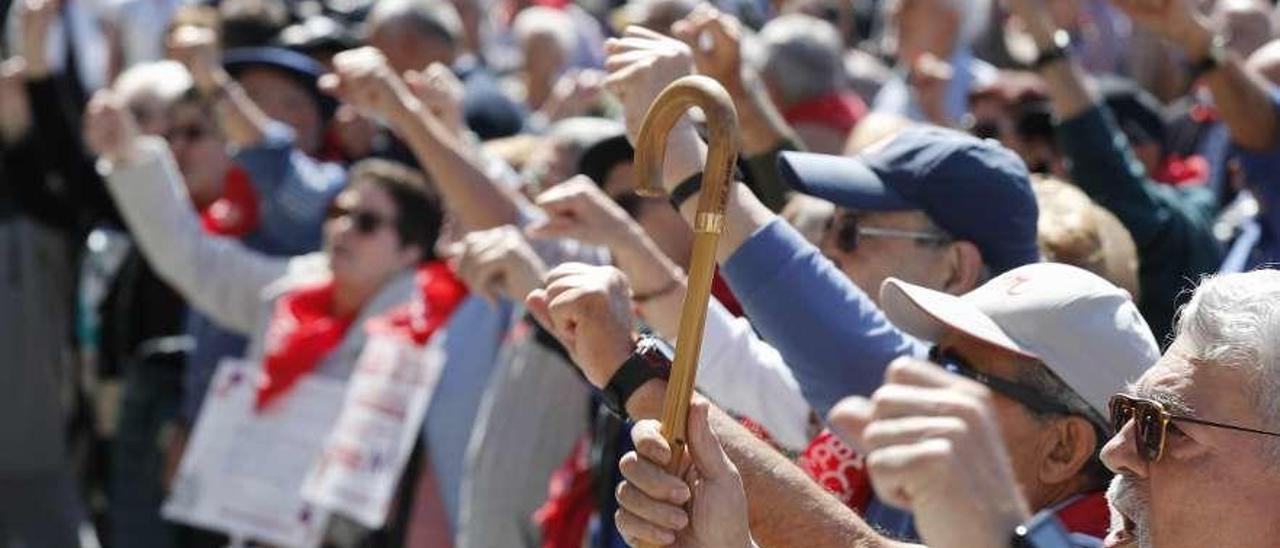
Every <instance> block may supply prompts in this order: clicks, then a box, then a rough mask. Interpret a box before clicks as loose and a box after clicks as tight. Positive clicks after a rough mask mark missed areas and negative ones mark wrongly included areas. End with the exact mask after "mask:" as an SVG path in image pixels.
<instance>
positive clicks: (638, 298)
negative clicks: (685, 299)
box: [631, 277, 683, 304]
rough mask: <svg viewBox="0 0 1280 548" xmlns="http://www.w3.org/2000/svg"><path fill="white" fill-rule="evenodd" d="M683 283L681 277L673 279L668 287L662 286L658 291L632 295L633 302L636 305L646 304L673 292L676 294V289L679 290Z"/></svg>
mask: <svg viewBox="0 0 1280 548" xmlns="http://www.w3.org/2000/svg"><path fill="white" fill-rule="evenodd" d="M682 281H683V280H681V279H680V278H679V277H676V278H672V279H671V281H670V282H668V283H667V285H664V286H662V288H661V289H658V290H656V291H650V292H648V293H642V294H640V295H632V296H631V302H634V303H636V304H644V303H647V302H649V301H652V300H654V299H657V298H659V297H665V296H667V295H669V294H671V293H672V292H674V291H675V290H676V289H679V288H680V282H682Z"/></svg>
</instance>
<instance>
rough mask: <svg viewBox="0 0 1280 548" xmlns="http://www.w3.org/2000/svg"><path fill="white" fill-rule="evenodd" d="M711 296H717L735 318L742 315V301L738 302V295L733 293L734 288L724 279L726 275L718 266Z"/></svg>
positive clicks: (712, 280)
mask: <svg viewBox="0 0 1280 548" xmlns="http://www.w3.org/2000/svg"><path fill="white" fill-rule="evenodd" d="M711 296H713V297H715V298H716V300H717V301H720V304H721V305H723V306H724V309H725V310H728V311H729V313H730V314H733V316H734V317H735V318H741V317H742V303H739V302H738V296H737V295H734V294H733V289H730V288H729V284H728V283H727V282H725V281H724V277H722V276H720V269H719V268H718V267H717V268H716V274H715V277H713V278H711Z"/></svg>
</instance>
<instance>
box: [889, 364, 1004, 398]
mask: <svg viewBox="0 0 1280 548" xmlns="http://www.w3.org/2000/svg"><path fill="white" fill-rule="evenodd" d="M885 384H903V385H911V386H922V387H930V388H963V389H966V390H968V389H972V388H973V387H975V386H981V385H979V384H978V383H977V382H974V381H971V380H969V379H966V378H964V377H961V376H960V375H956V374H954V373H949V372H947V370H945V369H943V368H942V367H941V366H939V365H937V364H934V363H930V362H927V361H922V360H916V359H912V358H898V359H896V360H894V361H893V362H892V363H890V364H889V368H888V369H887V370H886V371H885Z"/></svg>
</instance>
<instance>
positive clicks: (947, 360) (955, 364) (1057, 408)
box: [929, 345, 1078, 415]
mask: <svg viewBox="0 0 1280 548" xmlns="http://www.w3.org/2000/svg"><path fill="white" fill-rule="evenodd" d="M929 361H931V362H933V363H936V364H938V365H941V366H942V368H943V369H946V370H947V371H950V372H952V373H955V374H957V375H960V376H962V377H965V378H968V379H970V380H973V381H976V382H978V383H979V384H981V385H983V386H986V387H987V388H990V389H991V390H993V391H995V392H997V393H999V394H1000V395H1002V396H1004V397H1006V398H1009V399H1011V400H1013V401H1016V402H1018V403H1020V404H1022V405H1023V406H1024V407H1026V408H1027V409H1030V410H1032V411H1034V412H1035V413H1037V414H1040V415H1076V414H1078V413H1076V412H1075V411H1072V410H1071V408H1069V407H1067V406H1066V405H1065V404H1063V403H1060V402H1058V401H1056V400H1054V399H1053V398H1051V397H1049V396H1047V395H1045V394H1043V393H1041V392H1040V391H1039V390H1036V389H1034V388H1031V387H1028V386H1025V385H1022V384H1018V383H1016V382H1013V381H1010V380H1006V379H1002V378H1000V377H995V376H991V375H988V374H986V373H983V372H981V371H978V370H977V369H975V368H974V367H973V366H972V365H970V364H969V362H968V361H966V360H965V359H964V358H962V357H960V355H959V354H956V353H955V352H952V351H950V350H943V349H942V347H941V346H936V345H935V346H934V347H933V348H931V349H929Z"/></svg>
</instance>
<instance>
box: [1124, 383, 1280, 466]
mask: <svg viewBox="0 0 1280 548" xmlns="http://www.w3.org/2000/svg"><path fill="white" fill-rule="evenodd" d="M1108 407H1109V408H1110V410H1111V428H1112V430H1113V431H1114V432H1116V433H1119V432H1120V431H1121V430H1123V429H1124V427H1125V425H1127V424H1129V421H1131V420H1132V421H1134V422H1133V425H1134V431H1135V434H1136V436H1134V438H1133V440H1134V443H1136V444H1137V446H1138V455H1140V456H1141V457H1142V460H1145V461H1147V462H1156V461H1159V460H1160V457H1161V456H1163V455H1164V440H1165V438H1166V437H1167V436H1168V433H1169V423H1173V422H1189V423H1192V424H1200V425H1204V426H1212V427H1214V428H1226V429H1228V430H1235V431H1238V432H1249V433H1251V434H1262V435H1264V436H1276V437H1280V432H1267V431H1265V430H1255V429H1253V428H1245V427H1243V426H1236V425H1234V424H1223V423H1220V422H1213V421H1207V420H1201V419H1197V418H1195V417H1188V416H1185V415H1176V414H1173V413H1170V412H1169V411H1168V410H1166V409H1165V408H1164V404H1162V403H1160V402H1158V401H1155V400H1150V399H1146V398H1135V397H1132V396H1127V395H1124V394H1116V395H1114V396H1111V403H1110V404H1109V405H1108Z"/></svg>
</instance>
